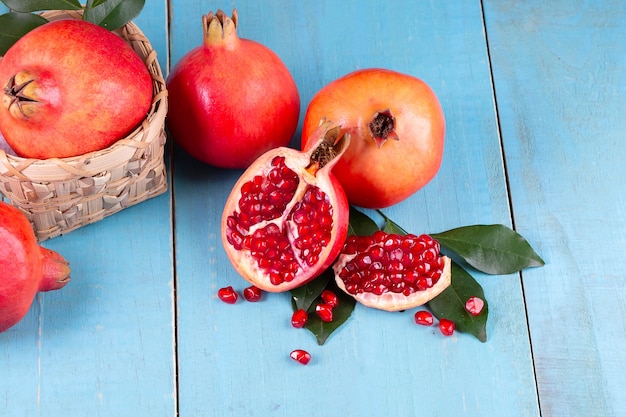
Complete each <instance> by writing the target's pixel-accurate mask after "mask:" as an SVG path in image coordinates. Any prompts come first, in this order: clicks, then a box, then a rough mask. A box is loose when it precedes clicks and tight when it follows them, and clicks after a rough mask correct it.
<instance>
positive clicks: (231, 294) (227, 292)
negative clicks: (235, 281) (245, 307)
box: [217, 285, 239, 304]
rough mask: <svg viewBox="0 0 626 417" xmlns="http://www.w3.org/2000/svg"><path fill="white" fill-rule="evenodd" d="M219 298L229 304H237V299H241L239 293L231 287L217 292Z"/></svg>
mask: <svg viewBox="0 0 626 417" xmlns="http://www.w3.org/2000/svg"><path fill="white" fill-rule="evenodd" d="M217 296H218V297H219V298H220V300H222V301H223V302H225V303H227V304H235V303H236V302H237V298H239V296H238V295H237V292H236V291H235V290H234V289H233V287H232V286H230V285H229V286H228V287H224V288H220V289H219V290H218V291H217Z"/></svg>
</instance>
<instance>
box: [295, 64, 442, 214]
mask: <svg viewBox="0 0 626 417" xmlns="http://www.w3.org/2000/svg"><path fill="white" fill-rule="evenodd" d="M322 118H327V119H330V120H334V121H335V122H336V123H338V124H340V125H341V126H342V127H343V128H344V129H345V131H346V132H348V133H350V135H351V136H352V141H351V142H350V147H349V148H348V150H347V151H346V153H345V154H344V156H343V157H342V159H341V161H339V162H338V163H337V166H336V167H335V169H334V171H333V172H334V174H335V176H336V177H337V180H338V181H339V182H340V183H341V185H342V186H343V188H344V190H345V192H346V195H347V197H348V201H349V202H350V203H351V204H354V205H356V206H361V207H365V208H384V207H388V206H391V205H393V204H396V203H399V202H400V201H402V200H404V199H406V198H408V197H409V196H411V195H412V194H414V193H415V192H417V191H418V190H419V189H421V188H422V187H423V186H424V185H426V184H427V183H428V182H429V181H430V180H431V179H432V178H433V177H434V176H435V174H436V173H437V171H438V170H439V167H440V165H441V160H442V156H443V148H444V133H445V120H444V115H443V111H442V109H441V105H440V103H439V100H438V99H437V96H436V95H435V93H434V92H433V91H432V90H431V88H430V87H429V86H428V85H427V84H426V83H425V82H423V81H422V80H420V79H418V78H416V77H413V76H410V75H407V74H402V73H399V72H395V71H390V70H385V69H377V68H369V69H363V70H359V71H355V72H352V73H350V74H347V75H345V76H343V77H341V78H339V79H337V80H335V81H333V82H331V83H330V84H328V85H326V86H325V87H324V88H322V89H321V90H320V91H318V92H317V93H316V94H315V96H314V97H313V99H312V100H311V102H310V103H309V106H308V108H307V110H306V114H305V117H304V126H303V129H302V148H303V149H305V150H306V149H309V148H310V147H311V146H312V143H311V142H310V140H309V139H308V138H309V135H310V134H311V132H312V131H313V130H315V128H316V127H317V125H318V123H319V121H320V120H321V119H322Z"/></svg>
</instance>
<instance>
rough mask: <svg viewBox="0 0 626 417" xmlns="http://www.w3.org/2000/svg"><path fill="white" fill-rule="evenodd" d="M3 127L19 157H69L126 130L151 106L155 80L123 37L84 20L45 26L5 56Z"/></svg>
mask: <svg viewBox="0 0 626 417" xmlns="http://www.w3.org/2000/svg"><path fill="white" fill-rule="evenodd" d="M0 88H2V89H3V90H2V104H1V105H0V130H1V131H2V134H3V135H4V137H5V139H6V141H7V143H8V144H9V145H10V146H11V148H12V149H13V150H14V151H15V152H16V153H17V154H18V155H19V156H22V157H27V158H38V159H47V158H53V157H70V156H76V155H82V154H85V153H88V152H91V151H96V150H100V149H104V148H106V147H108V146H110V145H112V144H113V143H114V142H116V141H117V140H119V139H121V138H123V137H125V136H126V135H128V134H129V133H130V132H131V131H132V130H133V129H135V128H136V127H137V126H138V125H139V123H141V121H142V120H143V119H144V118H145V117H146V115H147V113H148V111H149V109H150V105H151V103H152V77H151V75H150V73H149V72H148V69H147V67H146V66H145V64H144V62H143V61H142V60H141V58H140V57H139V56H138V55H137V54H136V53H135V51H133V50H132V48H131V47H130V46H129V45H128V44H127V43H126V42H125V41H124V40H123V39H122V38H120V37H119V36H117V35H115V34H114V33H112V32H110V31H108V30H106V29H104V28H102V27H99V26H97V25H95V24H93V23H89V22H86V21H83V20H75V19H65V20H58V21H53V22H50V23H46V24H45V25H43V26H40V27H38V28H36V29H33V30H32V31H31V32H29V33H27V34H26V35H24V36H23V37H22V38H21V39H20V40H18V41H17V42H16V43H15V44H14V45H13V46H12V47H11V48H10V49H9V50H8V51H7V53H6V55H5V56H4V58H3V59H2V60H0Z"/></svg>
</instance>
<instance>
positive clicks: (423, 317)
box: [415, 310, 435, 326]
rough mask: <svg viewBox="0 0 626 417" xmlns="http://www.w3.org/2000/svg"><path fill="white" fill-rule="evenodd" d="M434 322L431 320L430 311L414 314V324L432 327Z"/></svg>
mask: <svg viewBox="0 0 626 417" xmlns="http://www.w3.org/2000/svg"><path fill="white" fill-rule="evenodd" d="M434 322H435V320H434V319H433V315H432V314H431V313H430V311H426V310H420V311H418V312H416V313H415V323H417V324H420V325H422V326H432V324H433V323H434Z"/></svg>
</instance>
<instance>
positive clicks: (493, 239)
mask: <svg viewBox="0 0 626 417" xmlns="http://www.w3.org/2000/svg"><path fill="white" fill-rule="evenodd" d="M431 236H432V237H433V238H435V239H437V240H438V241H439V243H440V244H441V246H442V247H443V248H445V249H447V250H449V251H452V252H454V253H456V254H457V255H459V256H460V257H462V258H463V259H465V261H466V262H467V263H468V264H470V265H471V266H473V267H474V268H476V269H478V270H479V271H482V272H485V273H487V274H494V275H506V274H511V273H513V272H518V271H520V270H522V269H524V268H527V267H533V266H542V265H544V264H545V263H544V261H543V259H541V258H540V257H539V255H537V253H536V252H535V251H534V250H533V248H532V247H531V246H530V244H529V243H528V242H527V241H526V239H524V238H523V237H522V236H521V235H519V234H518V233H517V232H515V231H514V230H511V229H509V228H508V227H506V226H504V225H501V224H494V225H476V226H465V227H459V228H456V229H452V230H448V231H446V232H442V233H436V234H431Z"/></svg>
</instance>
